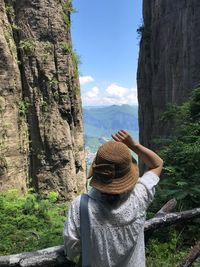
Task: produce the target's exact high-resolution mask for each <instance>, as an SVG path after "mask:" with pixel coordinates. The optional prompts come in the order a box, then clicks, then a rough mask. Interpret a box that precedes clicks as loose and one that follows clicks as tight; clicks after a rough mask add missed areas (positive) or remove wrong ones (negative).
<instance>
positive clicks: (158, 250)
mask: <svg viewBox="0 0 200 267" xmlns="http://www.w3.org/2000/svg"><path fill="white" fill-rule="evenodd" d="M179 239H180V235H178V234H177V232H176V231H172V232H170V233H169V235H168V240H167V241H164V242H161V241H160V240H159V239H152V240H150V241H149V243H148V245H147V248H146V255H147V267H155V266H159V267H175V266H177V263H179V262H180V261H181V260H182V259H183V258H184V257H185V255H186V254H187V249H182V250H179V249H178V243H179Z"/></svg>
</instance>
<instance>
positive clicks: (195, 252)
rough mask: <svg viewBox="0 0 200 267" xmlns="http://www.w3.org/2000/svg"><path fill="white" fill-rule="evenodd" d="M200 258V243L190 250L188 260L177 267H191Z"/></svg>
mask: <svg viewBox="0 0 200 267" xmlns="http://www.w3.org/2000/svg"><path fill="white" fill-rule="evenodd" d="M199 256H200V241H198V242H197V244H196V245H195V246H194V247H193V248H192V249H191V250H190V252H189V253H188V255H187V256H186V258H185V259H184V260H183V261H182V262H181V263H180V264H179V265H177V267H189V266H191V264H192V263H193V262H194V261H195V260H196V259H197V258H198V257H199Z"/></svg>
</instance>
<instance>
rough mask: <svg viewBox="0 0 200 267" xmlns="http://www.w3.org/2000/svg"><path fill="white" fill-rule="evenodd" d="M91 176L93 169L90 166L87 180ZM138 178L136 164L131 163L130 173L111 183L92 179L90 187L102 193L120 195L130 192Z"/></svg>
mask: <svg viewBox="0 0 200 267" xmlns="http://www.w3.org/2000/svg"><path fill="white" fill-rule="evenodd" d="M94 160H95V159H94ZM92 175H93V168H92V165H91V167H90V170H89V174H88V178H90V177H92ZM138 178H139V169H138V165H137V164H136V163H132V164H131V169H130V171H129V172H128V173H127V174H126V175H124V176H123V177H120V178H115V179H113V180H112V183H110V184H104V183H102V182H100V181H99V180H97V179H95V178H94V177H92V179H91V181H90V185H91V186H92V187H94V188H96V189H97V190H99V191H100V192H103V193H108V194H122V193H124V192H127V191H130V190H131V189H132V188H133V187H134V186H135V184H136V183H137V181H138Z"/></svg>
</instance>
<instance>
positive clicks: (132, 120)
mask: <svg viewBox="0 0 200 267" xmlns="http://www.w3.org/2000/svg"><path fill="white" fill-rule="evenodd" d="M83 122H84V132H85V135H86V136H90V137H101V136H105V137H109V136H110V135H111V134H112V133H113V132H116V131H117V130H120V129H126V130H128V131H129V132H131V133H132V134H133V135H134V136H135V138H137V136H138V107H137V106H130V105H121V106H118V105H112V106H104V107H103V106H100V107H91V106H90V107H84V108H83Z"/></svg>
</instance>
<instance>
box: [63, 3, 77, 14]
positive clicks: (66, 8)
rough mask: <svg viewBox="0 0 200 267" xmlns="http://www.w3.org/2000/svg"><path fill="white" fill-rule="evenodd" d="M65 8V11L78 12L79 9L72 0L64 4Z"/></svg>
mask: <svg viewBox="0 0 200 267" xmlns="http://www.w3.org/2000/svg"><path fill="white" fill-rule="evenodd" d="M63 10H64V11H65V13H71V12H77V10H76V9H75V8H74V7H73V5H72V0H68V1H66V2H65V3H64V5H63Z"/></svg>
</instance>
